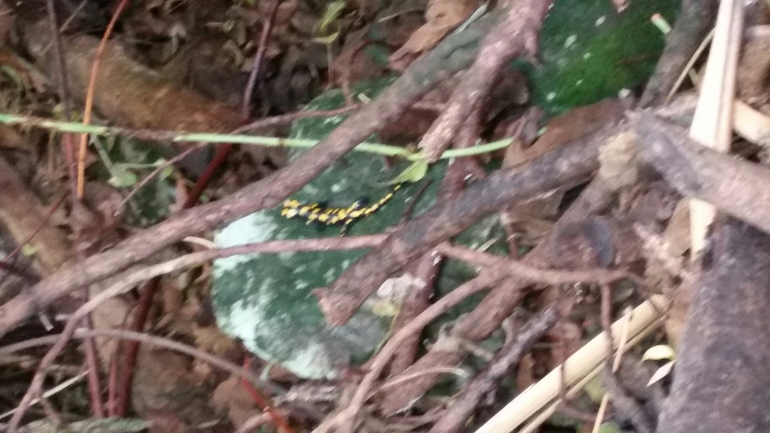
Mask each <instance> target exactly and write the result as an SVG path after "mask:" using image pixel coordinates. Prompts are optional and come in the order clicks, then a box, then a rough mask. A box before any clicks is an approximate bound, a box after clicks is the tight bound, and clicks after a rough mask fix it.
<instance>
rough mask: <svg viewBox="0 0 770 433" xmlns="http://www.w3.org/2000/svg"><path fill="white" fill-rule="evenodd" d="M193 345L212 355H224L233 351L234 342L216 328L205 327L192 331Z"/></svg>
mask: <svg viewBox="0 0 770 433" xmlns="http://www.w3.org/2000/svg"><path fill="white" fill-rule="evenodd" d="M193 336H194V337H195V345H196V346H197V347H198V348H199V349H201V350H205V351H206V352H209V353H212V354H214V355H224V354H226V353H227V352H229V351H231V350H233V349H235V347H236V346H235V341H233V340H232V339H230V338H229V337H228V336H226V335H225V334H223V333H222V331H220V330H219V328H217V327H216V326H206V327H202V328H196V329H194V330H193Z"/></svg>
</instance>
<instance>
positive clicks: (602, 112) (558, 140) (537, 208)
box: [503, 99, 624, 237]
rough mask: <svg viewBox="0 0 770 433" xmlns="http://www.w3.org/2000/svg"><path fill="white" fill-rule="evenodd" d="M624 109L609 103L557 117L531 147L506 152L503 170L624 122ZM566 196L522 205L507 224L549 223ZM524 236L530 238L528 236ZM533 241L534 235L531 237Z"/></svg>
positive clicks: (517, 146)
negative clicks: (542, 221)
mask: <svg viewBox="0 0 770 433" xmlns="http://www.w3.org/2000/svg"><path fill="white" fill-rule="evenodd" d="M623 112H624V108H623V105H622V103H621V102H620V101H619V100H616V99H606V100H604V101H600V102H597V103H595V104H592V105H587V106H584V107H577V108H574V109H572V110H570V111H568V112H567V113H565V114H563V115H561V116H558V117H554V118H553V119H551V121H549V122H548V124H547V126H546V130H545V132H544V133H543V135H542V136H541V137H540V138H539V139H538V140H537V141H535V143H534V144H532V146H529V147H526V146H524V145H522V143H521V142H517V143H514V144H513V145H511V146H509V147H508V149H506V152H505V157H504V158H503V167H516V166H518V165H522V164H525V163H527V162H529V161H532V160H533V159H536V158H538V157H540V156H542V155H544V154H546V153H548V152H551V151H553V150H556V149H558V148H559V147H561V146H563V145H564V144H567V143H569V142H571V141H573V140H577V139H579V138H580V137H583V136H585V135H588V134H590V133H592V132H595V131H596V130H598V129H599V128H601V127H603V126H604V125H606V124H607V123H608V122H611V121H614V120H617V119H620V118H622V116H623ZM562 196H563V192H556V193H554V194H551V195H550V196H548V197H545V198H542V199H537V200H531V201H528V202H526V203H520V204H517V205H515V206H514V207H512V208H511V209H510V210H509V211H508V215H507V220H508V221H509V222H510V223H511V224H514V225H516V226H520V224H521V223H522V222H525V221H533V220H534V221H538V220H548V219H551V218H553V217H554V216H555V215H556V214H557V212H558V209H559V203H560V202H561V200H562ZM525 236H527V234H526V233H525ZM529 236H530V237H532V236H531V234H530V235H529Z"/></svg>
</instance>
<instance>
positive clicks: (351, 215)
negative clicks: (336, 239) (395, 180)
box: [281, 183, 402, 233]
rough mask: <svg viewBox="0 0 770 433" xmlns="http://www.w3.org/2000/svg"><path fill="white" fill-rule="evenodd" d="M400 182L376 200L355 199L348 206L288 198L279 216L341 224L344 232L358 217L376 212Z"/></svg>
mask: <svg viewBox="0 0 770 433" xmlns="http://www.w3.org/2000/svg"><path fill="white" fill-rule="evenodd" d="M401 185H402V184H400V183H399V184H396V185H394V186H393V188H392V189H391V190H390V191H389V192H388V193H387V194H385V195H384V196H383V197H382V198H380V199H379V200H377V201H376V202H374V203H372V204H370V205H366V204H365V203H366V202H365V201H364V200H357V201H355V202H353V203H352V204H351V205H350V206H348V207H326V206H324V205H322V204H320V203H304V202H301V201H299V200H294V199H289V200H286V201H285V202H284V203H283V210H281V216H282V217H284V218H288V219H292V218H301V219H303V220H305V224H321V225H327V226H334V225H340V224H342V232H343V233H345V232H346V231H347V230H348V229H349V228H350V225H351V224H353V223H354V222H355V221H358V220H359V219H362V218H366V217H368V216H370V215H371V214H373V213H375V212H377V210H378V209H380V208H381V207H382V206H384V205H385V203H387V202H388V201H389V200H390V199H392V198H393V196H394V195H395V194H396V191H398V190H399V189H401Z"/></svg>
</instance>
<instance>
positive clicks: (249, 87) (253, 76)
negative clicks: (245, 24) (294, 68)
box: [241, 0, 281, 120]
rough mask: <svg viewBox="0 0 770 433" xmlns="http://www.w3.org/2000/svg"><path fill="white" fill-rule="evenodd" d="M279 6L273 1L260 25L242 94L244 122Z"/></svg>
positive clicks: (278, 3) (249, 110)
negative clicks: (255, 48)
mask: <svg viewBox="0 0 770 433" xmlns="http://www.w3.org/2000/svg"><path fill="white" fill-rule="evenodd" d="M280 5H281V0H273V5H272V7H271V8H270V13H269V15H268V16H267V19H266V20H265V22H264V23H263V24H262V34H261V35H260V37H259V47H258V48H257V53H256V54H255V55H254V63H252V65H251V72H250V73H249V81H248V82H247V83H246V90H244V92H243V104H242V105H241V117H243V119H244V120H246V119H248V118H249V113H250V112H251V96H252V94H253V93H254V86H255V85H256V84H257V78H258V77H259V72H260V66H261V65H262V60H263V59H264V58H265V52H266V51H267V42H268V38H270V32H271V31H272V30H273V22H274V21H275V16H276V14H277V13H278V6H280Z"/></svg>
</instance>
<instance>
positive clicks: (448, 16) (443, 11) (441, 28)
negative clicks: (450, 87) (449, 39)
mask: <svg viewBox="0 0 770 433" xmlns="http://www.w3.org/2000/svg"><path fill="white" fill-rule="evenodd" d="M477 5H478V1H477V0H431V1H430V2H429V3H428V7H427V8H426V10H425V21H426V22H425V24H424V25H423V26H422V27H420V28H419V29H417V30H416V31H415V32H414V33H412V35H411V36H410V37H409V40H407V41H406V43H405V44H404V45H403V46H402V47H401V48H399V49H398V50H397V51H396V52H395V53H393V55H392V56H391V57H390V61H391V62H396V61H398V60H399V59H400V58H402V57H403V56H405V55H407V54H417V53H422V52H424V51H427V50H429V49H431V48H433V47H435V46H436V44H438V42H439V41H440V40H441V39H443V38H444V36H446V35H447V34H448V33H449V32H451V31H452V30H453V29H454V28H455V27H457V26H458V25H460V24H461V23H462V22H463V21H465V19H467V18H468V17H469V16H470V15H471V13H473V11H474V10H475V9H476V6H477Z"/></svg>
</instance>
